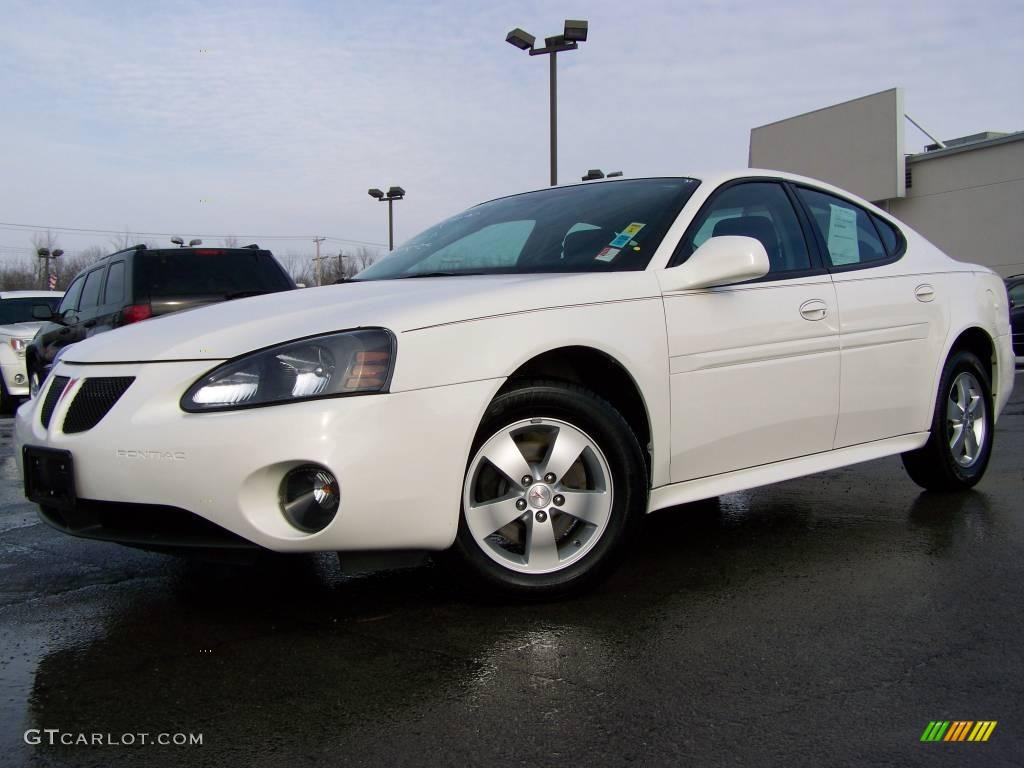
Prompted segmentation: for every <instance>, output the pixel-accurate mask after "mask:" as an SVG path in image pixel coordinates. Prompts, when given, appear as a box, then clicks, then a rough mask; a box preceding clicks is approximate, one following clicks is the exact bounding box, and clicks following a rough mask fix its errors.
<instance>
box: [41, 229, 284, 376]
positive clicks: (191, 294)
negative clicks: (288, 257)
mask: <svg viewBox="0 0 1024 768" xmlns="http://www.w3.org/2000/svg"><path fill="white" fill-rule="evenodd" d="M295 287H296V286H295V282H294V281H293V280H292V279H291V277H289V276H288V273H287V272H286V271H285V270H284V268H283V267H282V266H281V264H280V263H278V261H277V259H275V258H274V255H273V254H272V253H271V252H270V251H266V250H263V249H261V248H260V247H259V246H257V245H248V246H246V247H244V248H191V247H190V248H160V249H152V250H151V249H148V248H146V246H145V245H136V246H134V247H132V248H127V249H125V250H123V251H117V252H116V253H112V254H110V255H109V256H104V257H103V258H102V259H100V260H99V261H97V262H96V263H95V264H92V265H90V266H89V267H87V268H86V269H83V270H82V271H81V272H80V273H78V275H76V276H75V279H74V280H73V281H72V282H71V285H70V286H69V287H68V290H67V292H66V293H65V294H64V298H63V300H62V301H61V303H60V306H59V307H58V308H57V311H56V312H55V313H53V315H52V316H49V317H43V316H40V315H45V314H46V312H45V308H42V307H39V308H37V310H36V316H37V319H40V320H48V321H49V322H47V323H45V324H44V325H43V327H42V328H40V329H39V331H38V332H37V333H36V336H35V338H34V339H32V342H31V344H29V346H28V348H27V349H26V351H25V363H26V368H27V369H28V377H29V387H30V389H31V393H32V395H33V396H34V395H35V394H36V392H38V389H39V386H40V385H41V384H42V382H43V380H44V379H45V378H46V375H47V374H48V373H49V371H50V366H51V365H53V359H54V356H56V355H57V353H58V352H59V351H60V350H61V349H62V348H63V347H66V346H68V345H69V344H74V343H75V342H76V341H81V340H82V339H86V338H88V337H90V336H94V335H95V334H97V333H103V332H104V331H110V330H113V329H114V328H119V327H121V326H122V325H128V324H129V323H136V322H138V321H140V320H146V319H148V318H150V317H158V316H160V315H165V314H168V313H170V312H178V311H180V310H183V309H192V308H194V307H199V306H202V305H204V304H212V303H215V302H218V301H225V300H228V299H237V298H242V297H245V296H257V295H259V294H263V293H274V292H276V291H290V290H292V289H293V288H295Z"/></svg>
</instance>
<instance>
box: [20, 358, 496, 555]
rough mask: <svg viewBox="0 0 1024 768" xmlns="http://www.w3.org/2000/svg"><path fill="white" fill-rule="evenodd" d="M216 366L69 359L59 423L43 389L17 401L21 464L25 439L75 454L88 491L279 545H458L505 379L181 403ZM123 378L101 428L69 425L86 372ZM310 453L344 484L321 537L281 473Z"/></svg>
mask: <svg viewBox="0 0 1024 768" xmlns="http://www.w3.org/2000/svg"><path fill="white" fill-rule="evenodd" d="M218 362H219V361H209V360H207V361H188V362H173V363H148V364H116V365H82V364H76V363H65V362H60V363H58V365H57V367H56V370H55V371H54V375H55V376H66V377H69V378H70V379H71V380H72V381H71V382H70V383H69V384H68V386H67V389H66V390H65V393H64V396H63V397H61V399H60V400H59V402H57V404H56V407H55V408H54V410H53V413H52V416H51V418H50V422H49V428H45V427H44V426H43V424H42V421H41V418H40V411H41V409H42V407H43V403H44V401H45V399H46V398H45V396H40V397H36V398H35V399H33V400H32V401H30V402H29V403H28V404H26V405H25V406H23V407H22V408H21V409H19V411H18V414H17V417H16V437H15V440H16V449H15V456H16V457H17V460H18V462H19V469H20V463H21V448H22V446H24V445H35V446H42V447H48V448H57V449H63V450H68V451H70V452H71V454H72V457H73V462H74V481H75V488H76V491H77V496H78V497H79V498H80V499H85V500H89V501H90V502H113V503H117V504H124V505H132V506H131V507H125V509H135V510H136V511H135V512H134V513H129V514H137V515H140V516H143V517H144V516H145V515H146V508H145V507H144V506H142V505H153V506H156V507H164V508H166V507H173V508H177V509H180V510H185V511H187V512H189V513H192V514H193V515H197V516H199V517H201V518H204V519H205V520H208V521H210V522H212V523H214V524H216V525H217V526H220V527H221V528H224V529H226V530H227V531H229V532H231V533H232V534H235V535H237V536H240V537H241V538H243V539H245V540H247V541H250V542H253V543H255V544H257V545H259V546H262V547H266V548H268V549H272V550H276V551H281V552H303V551H307V552H308V551H342V550H378V549H432V550H439V549H445V548H447V547H448V546H450V545H451V543H452V541H453V540H454V538H455V533H456V530H457V527H458V519H459V506H460V498H461V493H462V480H463V474H464V472H465V469H466V461H467V457H468V455H469V450H470V447H471V443H472V440H473V436H474V434H475V432H476V429H477V426H478V424H479V422H480V418H481V416H482V414H483V411H484V409H485V408H486V406H487V403H488V402H489V401H490V400H491V397H492V396H493V394H494V392H495V391H496V390H497V388H498V387H499V386H500V385H501V380H500V379H495V380H488V381H478V382H470V383H464V384H453V385H450V386H442V387H433V388H430V389H422V390H411V391H405V392H398V393H392V394H384V395H366V396H359V397H347V398H331V399H325V400H317V401H311V402H305V403H292V404H288V405H276V406H269V407H265V408H251V409H247V410H241V411H229V412H222V413H204V414H190V413H185V412H183V411H182V410H181V408H180V407H179V405H178V401H179V399H180V397H181V394H182V393H183V392H184V391H185V390H186V389H187V388H188V387H189V385H191V384H192V382H194V381H195V380H196V379H197V378H199V377H200V376H201V375H202V374H204V373H206V372H207V371H209V370H210V369H211V368H213V367H215V366H216V365H217V364H218ZM120 376H132V377H135V381H134V382H133V383H132V384H131V386H130V387H129V388H128V389H127V391H125V393H124V394H123V395H122V396H121V398H120V399H119V400H118V401H117V402H116V403H115V404H114V406H113V407H112V408H111V410H110V411H109V412H108V413H107V414H106V415H105V416H104V417H103V418H102V420H101V421H100V422H99V423H98V424H97V425H96V426H94V427H92V428H91V429H89V430H87V431H85V432H80V433H74V434H66V433H65V432H63V430H62V425H63V421H64V417H65V415H66V414H67V411H68V408H69V405H70V403H71V402H72V401H73V400H74V397H75V395H76V394H77V392H78V390H79V389H80V388H81V386H82V381H83V380H84V379H86V378H90V377H120ZM52 378H53V377H51V379H50V380H51V381H52ZM49 385H50V384H49V381H48V382H47V383H46V384H45V385H44V393H43V394H44V395H45V391H46V389H47V388H48V387H49ZM306 463H315V464H321V465H323V466H325V467H327V468H328V469H330V470H331V472H333V473H334V474H335V476H336V477H337V478H338V480H339V484H340V489H341V507H340V510H339V512H338V515H337V517H335V519H334V520H333V521H332V522H331V523H330V524H329V525H328V526H327V527H326V528H324V529H323V530H322V531H319V532H317V533H313V534H309V533H304V532H302V531H299V530H297V529H295V528H293V527H292V526H291V525H290V524H289V523H288V522H287V521H286V519H285V518H284V516H283V515H282V514H281V512H280V509H279V506H278V487H279V484H280V481H281V479H282V478H283V477H284V475H285V474H286V473H287V472H288V471H289V470H290V469H292V468H294V467H296V466H298V465H300V464H306ZM49 522H51V524H52V523H53V521H52V520H51V521H49ZM142 528H145V525H144V524H143V525H142ZM69 532H72V531H69ZM98 536H99V537H102V533H100V534H98Z"/></svg>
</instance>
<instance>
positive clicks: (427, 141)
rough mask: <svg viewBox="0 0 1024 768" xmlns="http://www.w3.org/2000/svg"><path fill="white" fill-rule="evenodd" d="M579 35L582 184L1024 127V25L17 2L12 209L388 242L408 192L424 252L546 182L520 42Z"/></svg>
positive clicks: (40, 217)
mask: <svg viewBox="0 0 1024 768" xmlns="http://www.w3.org/2000/svg"><path fill="white" fill-rule="evenodd" d="M560 13H564V14H565V16H569V17H583V18H587V19H589V20H590V24H591V35H590V40H589V41H588V42H587V43H585V44H584V45H583V46H582V48H581V50H579V51H576V52H572V53H569V54H565V55H562V56H560V57H559V64H558V67H559V111H560V112H559V114H560V121H559V123H560V124H559V128H560V142H559V151H560V173H561V176H562V179H563V180H572V179H575V178H577V177H578V176H579V175H581V174H582V173H583V172H585V171H586V170H587V169H588V168H592V167H602V168H604V169H605V170H612V169H616V170H618V169H621V170H623V171H625V172H626V174H627V175H634V176H635V175H648V174H665V173H686V172H692V170H693V169H694V168H695V167H707V166H741V165H744V164H745V161H746V154H747V141H748V137H749V130H750V128H751V127H752V126H755V125H761V124H764V123H767V122H771V121H773V120H777V119H780V118H783V117H786V116H789V115H792V114H796V113H799V112H803V111H807V110H810V109H815V108H818V107H821V106H825V105H828V104H831V103H835V102H839V101H843V100H846V99H849V98H854V97H857V96H860V95H863V94H866V93H871V92H874V91H878V90H881V89H884V88H888V87H892V86H893V85H902V86H904V87H905V88H906V93H907V108H908V111H910V112H911V113H912V114H913V115H914V116H915V117H916V118H917V119H918V120H919V121H920V122H922V123H923V124H925V125H926V126H928V127H929V129H930V130H932V131H934V132H937V133H939V134H940V135H942V136H945V137H950V136H956V135H962V134H966V133H972V132H976V131H978V130H984V129H989V128H992V129H1013V128H1021V127H1024V125H1022V123H1024V120H1022V105H1021V101H1020V99H1012V98H1008V95H1009V94H1016V93H1021V92H1024V74H1022V70H1021V68H1020V67H1019V42H1020V41H1019V39H1015V37H1014V35H1012V34H1009V33H1008V31H1009V30H1014V29H1020V28H1021V26H1022V21H1024V11H1022V9H1021V7H1020V6H1019V4H1018V5H1014V4H1010V3H988V4H986V3H980V4H979V3H975V4H972V5H969V6H964V5H963V4H961V3H954V2H952V1H951V0H944V1H943V2H929V3H923V2H911V3H903V4H891V3H881V2H867V3H861V4H857V5H856V6H838V5H835V6H830V4H822V3H809V2H800V3H797V2H791V1H790V0H784V1H783V2H775V3H753V2H696V3H686V4H681V3H678V2H637V3H634V4H632V5H630V6H623V5H622V4H621V3H613V2H609V1H608V0H602V1H601V2H588V3H585V4H584V3H577V4H572V3H570V5H569V6H567V7H566V8H565V10H564V11H562V10H561V9H560V10H559V11H557V12H553V11H552V10H551V6H550V4H548V3H543V2H531V3H512V2H503V1H499V2H495V3H487V4H481V3H468V2H450V1H449V2H445V1H442V2H437V3H434V4H421V3H413V2H405V1H402V0H396V1H395V2H390V3H356V2H345V3H330V2H291V3H269V2H266V3H255V4H244V6H243V5H242V4H231V3H226V2H225V3H221V2H216V1H211V2H185V3H179V4H175V5H173V6H171V5H168V4H163V3H161V4H156V3H153V4H147V3H131V4H129V3H112V2H108V3H102V2H101V3H89V4H67V3H46V2H31V3H13V4H12V3H8V4H6V5H5V23H4V25H3V27H2V28H0V67H2V68H3V71H4V72H5V73H6V76H5V78H4V84H3V85H2V86H0V87H2V89H3V90H2V92H0V96H2V97H3V103H4V104H5V109H4V111H5V113H7V115H8V118H7V119H6V120H5V121H4V123H3V125H2V126H0V132H2V133H0V139H2V140H3V142H4V146H5V148H7V150H8V151H9V153H10V156H9V158H8V160H7V162H5V165H6V166H7V171H8V178H13V179H14V180H15V183H13V184H4V185H2V187H0V208H2V209H3V210H4V211H5V214H4V215H5V217H7V218H8V219H10V220H14V221H29V222H39V223H44V224H73V225H79V226H99V227H116V226H130V227H132V228H134V229H137V230H155V231H181V232H182V234H188V233H189V232H190V231H196V232H200V231H218V232H219V231H239V232H243V233H245V232H250V233H251V232H259V231H264V232H268V233H269V232H270V231H272V232H275V233H278V232H287V233H290V232H295V233H303V234H314V233H328V234H333V235H342V236H348V237H352V238H355V239H360V240H376V241H381V240H383V236H384V232H385V229H384V218H383V210H382V207H381V206H374V207H373V208H371V207H370V206H371V204H372V201H371V200H370V199H369V198H368V197H367V196H366V192H365V190H366V189H367V188H368V187H370V186H384V185H388V184H401V185H402V186H404V187H405V188H406V189H407V190H408V191H409V195H408V198H407V199H406V200H405V201H403V202H402V203H401V204H399V208H398V209H397V210H396V220H397V229H398V235H399V239H402V238H404V237H408V236H411V235H412V234H414V233H415V231H417V230H419V229H421V228H423V227H425V226H427V225H428V224H430V223H431V222H432V221H434V220H436V219H438V218H440V217H442V216H444V215H447V214H450V213H453V212H455V211H457V210H459V209H461V208H463V207H465V206H467V205H469V204H472V203H473V202H476V201H478V200H481V199H486V198H489V197H493V196H497V195H500V194H505V193H509V192H515V191H520V190H523V189H527V188H532V187H537V186H542V185H544V184H545V183H546V181H547V168H548V158H547V146H548V138H547V130H548V119H547V74H548V73H547V60H546V59H545V58H543V57H542V58H537V57H533V58H531V57H527V56H525V55H524V54H522V52H520V51H517V50H515V49H514V48H512V47H511V46H508V45H506V44H505V43H504V42H503V39H504V35H505V33H506V32H507V31H508V30H509V29H511V28H512V27H514V26H522V27H523V28H525V29H528V30H530V31H532V32H533V33H534V34H536V35H537V36H538V38H541V37H543V36H545V35H547V34H552V33H556V32H558V31H559V30H560V26H561V21H562V18H563V16H562V15H559V14H560ZM1017 38H1019V36H1017ZM206 51H209V52H206ZM908 137H909V140H910V143H911V145H913V143H914V141H916V139H915V138H914V137H913V134H912V133H911V132H909V131H908ZM201 199H212V200H213V203H212V204H200V203H199V200H201ZM3 238H6V239H4V242H5V243H9V238H7V236H6V235H5V236H3ZM3 238H0V239H3Z"/></svg>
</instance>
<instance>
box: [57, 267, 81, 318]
mask: <svg viewBox="0 0 1024 768" xmlns="http://www.w3.org/2000/svg"><path fill="white" fill-rule="evenodd" d="M83 285H85V275H82V276H81V277H76V278H75V281H74V282H73V283H72V284H71V287H70V288H68V290H67V291H66V292H65V294H64V298H63V299H61V300H60V306H59V307H57V314H58V315H63V314H64V313H65V312H67V311H68V310H69V309H78V297H79V296H81V295H82V286H83Z"/></svg>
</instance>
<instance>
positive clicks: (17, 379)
mask: <svg viewBox="0 0 1024 768" xmlns="http://www.w3.org/2000/svg"><path fill="white" fill-rule="evenodd" d="M14 383H15V384H24V383H25V374H23V373H16V374H14Z"/></svg>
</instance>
